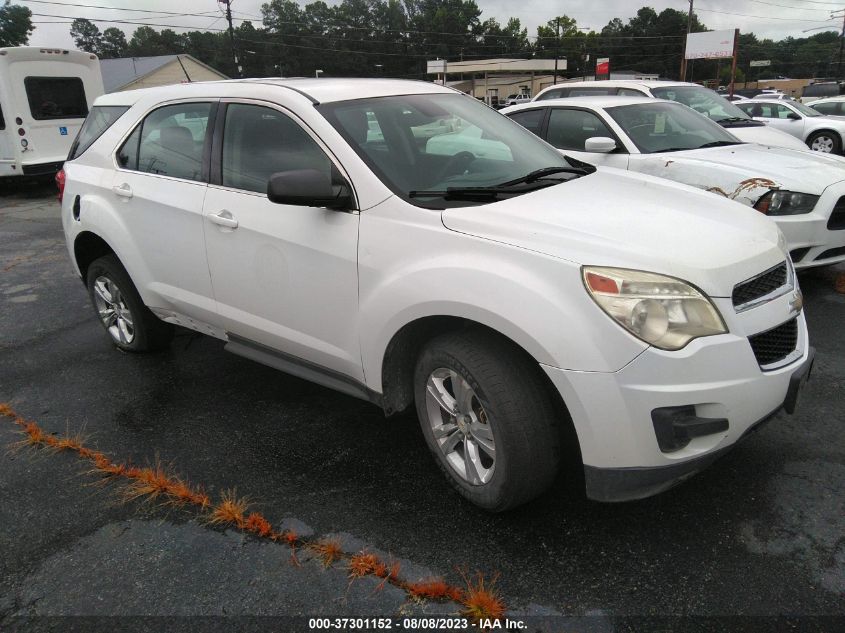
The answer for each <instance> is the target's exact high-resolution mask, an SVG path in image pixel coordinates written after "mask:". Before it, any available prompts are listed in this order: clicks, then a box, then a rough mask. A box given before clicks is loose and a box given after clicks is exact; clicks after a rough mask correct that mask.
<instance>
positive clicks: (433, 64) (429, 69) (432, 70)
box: [425, 59, 446, 75]
mask: <svg viewBox="0 0 845 633" xmlns="http://www.w3.org/2000/svg"><path fill="white" fill-rule="evenodd" d="M425 66H426V74H429V75H438V74H440V73H445V72H446V60H445V59H435V60H432V61H428V62H426V64H425Z"/></svg>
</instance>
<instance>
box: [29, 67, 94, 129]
mask: <svg viewBox="0 0 845 633" xmlns="http://www.w3.org/2000/svg"><path fill="white" fill-rule="evenodd" d="M23 85H24V88H25V89H26V98H27V100H28V101H29V111H30V113H31V114H32V118H33V119H35V120H36V121H44V120H49V119H82V118H85V117H86V116H88V103H87V101H86V100H85V87H84V86H83V85H82V80H81V79H80V78H79V77H27V78H26V79H24V80H23Z"/></svg>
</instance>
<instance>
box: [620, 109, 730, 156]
mask: <svg viewBox="0 0 845 633" xmlns="http://www.w3.org/2000/svg"><path fill="white" fill-rule="evenodd" d="M606 111H607V113H608V114H609V115H610V116H611V117H612V118H613V120H614V121H616V123H618V124H619V126H620V127H621V128H622V129H623V130H624V132H625V134H627V135H628V137H629V138H630V139H631V140H632V141H633V142H634V144H635V145H636V146H637V148H638V149H639V150H640V151H641V152H642V153H643V154H651V153H654V152H674V151H680V150H687V149H700V148H703V147H716V146H719V145H735V144H737V143H740V141H739V139H737V138H736V137H735V136H733V135H732V134H730V133H729V132H728V131H726V130H725V129H724V128H723V127H722V126H720V125H718V124H716V123H714V122H713V121H709V120H707V119H706V118H705V117H703V116H700V115H698V114H696V113H695V112H691V111H690V110H689V109H688V108H685V107H684V106H681V105H678V104H675V103H662V102H660V101H655V102H654V103H643V104H636V105H626V106H614V107H612V108H606Z"/></svg>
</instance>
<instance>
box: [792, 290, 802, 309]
mask: <svg viewBox="0 0 845 633" xmlns="http://www.w3.org/2000/svg"><path fill="white" fill-rule="evenodd" d="M803 307H804V295H803V294H801V291H800V290H798V291H797V292H796V293H795V296H794V297H792V301H790V302H789V309H790V311H791V312H794V313H795V314H798V313H799V312H801V309H802V308H803Z"/></svg>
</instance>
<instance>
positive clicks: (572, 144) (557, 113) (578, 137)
mask: <svg viewBox="0 0 845 633" xmlns="http://www.w3.org/2000/svg"><path fill="white" fill-rule="evenodd" d="M594 136H604V137H610V138H614V137H613V132H611V131H610V130H609V129H608V127H607V126H606V125H605V124H604V121H602V120H601V119H600V118H599V117H597V116H596V115H595V114H593V113H592V112H587V111H585V110H569V109H563V108H555V109H554V110H552V113H551V114H550V115H549V129H548V132H547V133H546V140H547V141H548V142H549V143H551V144H552V145H554V146H555V147H557V148H558V149H571V150H574V151H578V152H583V151H584V144H585V143H586V141H587V139H588V138H593V137H594Z"/></svg>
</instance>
